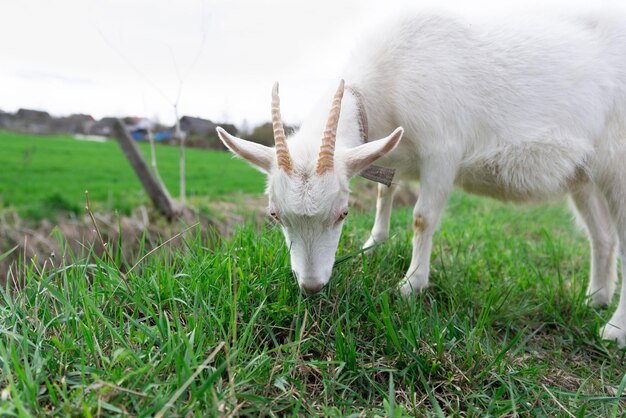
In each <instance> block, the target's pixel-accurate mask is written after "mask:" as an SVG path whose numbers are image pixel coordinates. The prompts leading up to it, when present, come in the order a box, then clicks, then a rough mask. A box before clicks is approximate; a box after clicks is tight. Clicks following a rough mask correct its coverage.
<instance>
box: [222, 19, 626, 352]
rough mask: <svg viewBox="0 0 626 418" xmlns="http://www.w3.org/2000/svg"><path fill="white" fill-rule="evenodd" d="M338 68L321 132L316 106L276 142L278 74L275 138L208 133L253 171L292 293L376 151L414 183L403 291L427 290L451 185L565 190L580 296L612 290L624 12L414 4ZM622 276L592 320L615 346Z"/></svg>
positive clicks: (333, 244) (620, 201)
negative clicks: (482, 14) (494, 14)
mask: <svg viewBox="0 0 626 418" xmlns="http://www.w3.org/2000/svg"><path fill="white" fill-rule="evenodd" d="M344 76H345V77H346V79H348V80H349V82H350V85H349V86H348V87H346V89H345V95H344V86H343V81H342V83H341V85H340V87H339V89H338V90H337V92H336V94H335V96H334V99H333V102H332V109H331V112H330V117H329V118H328V120H327V122H326V129H325V131H324V132H323V135H322V126H323V125H324V120H325V119H326V117H325V116H321V115H322V114H323V113H325V111H324V112H322V111H321V110H320V111H318V113H319V114H318V115H316V116H315V115H314V116H313V117H311V118H309V119H307V120H306V121H305V122H304V124H303V125H302V127H301V129H300V130H299V131H298V132H297V133H295V134H294V135H293V137H291V138H290V139H289V141H287V140H286V137H285V133H284V130H283V127H282V122H281V118H280V110H279V99H278V86H277V85H275V86H274V92H273V102H272V120H273V125H274V136H275V141H276V148H275V149H273V148H268V147H265V146H262V145H258V144H255V143H252V142H248V141H245V140H243V139H240V138H236V137H234V136H231V135H229V134H228V133H226V132H225V131H224V130H222V129H219V128H218V133H219V136H220V138H221V139H222V141H223V142H224V144H225V145H226V146H227V147H228V148H229V149H230V150H231V151H233V152H234V153H235V154H237V155H239V156H240V157H242V158H244V159H246V160H248V161H249V162H250V163H252V164H253V165H254V166H256V167H257V168H259V169H261V170H262V171H264V172H265V173H267V175H268V185H267V194H268V195H269V211H270V214H271V215H272V216H273V217H274V218H275V219H276V220H277V221H278V222H279V223H280V224H281V226H282V229H283V231H284V234H285V238H286V240H287V244H288V246H289V248H290V251H291V264H292V269H293V270H294V272H295V275H296V277H297V279H298V283H299V285H300V287H301V289H302V290H304V291H305V292H306V293H309V294H310V293H315V292H317V291H319V290H320V289H321V288H322V287H323V286H324V285H325V284H326V283H327V282H328V280H329V278H330V276H331V271H332V266H333V262H334V255H335V252H336V249H337V245H338V241H339V236H340V233H341V228H342V224H343V221H344V219H345V217H346V216H347V214H348V194H349V190H348V182H349V180H350V178H351V177H353V176H354V175H356V174H358V173H360V172H361V171H362V170H364V169H365V168H367V167H368V166H370V165H371V164H372V163H373V162H374V161H376V160H378V164H379V165H382V166H384V167H388V168H394V169H395V170H396V171H397V175H398V178H400V179H419V180H420V185H421V187H420V194H419V199H418V201H417V204H416V205H415V209H414V212H413V214H414V222H413V232H414V236H413V255H412V260H411V264H410V267H409V270H408V271H407V273H406V275H405V277H404V280H403V281H402V283H401V292H402V293H403V294H407V293H410V292H412V291H413V292H418V291H421V290H422V289H424V288H425V287H426V286H427V285H428V274H429V263H430V260H429V259H430V254H431V243H432V236H433V232H434V231H435V228H436V226H437V224H438V221H439V218H440V215H441V212H442V209H443V208H444V205H445V203H446V200H447V198H448V196H449V194H450V192H451V191H452V189H453V187H454V186H455V185H456V186H460V187H462V188H463V189H465V190H467V191H469V192H474V193H479V194H484V195H489V196H492V197H496V198H499V199H502V200H512V201H520V202H524V201H540V200H544V199H549V198H554V197H556V196H560V195H565V194H570V196H571V199H572V201H573V204H574V206H575V208H576V210H577V212H578V215H579V216H580V218H581V219H582V220H583V221H584V224H585V225H586V229H587V231H588V233H589V240H590V243H591V252H592V268H591V280H590V283H589V288H588V290H587V294H588V296H589V298H590V303H591V304H593V305H606V304H608V303H609V302H610V301H611V298H612V295H613V292H614V289H615V286H616V282H617V260H616V256H617V250H618V241H617V238H619V241H620V242H621V257H622V277H626V21H622V20H618V19H614V18H611V17H605V16H586V17H580V18H559V19H548V18H540V19H531V20H526V21H524V22H523V24H520V22H519V21H518V22H516V24H515V23H514V22H502V21H500V22H498V23H494V24H482V25H469V24H466V23H463V22H461V21H458V20H456V19H452V18H449V17H442V16H438V15H430V14H429V15H418V16H414V17H411V18H406V19H404V20H401V21H396V22H394V24H393V25H390V26H387V27H384V28H383V29H382V30H381V31H380V32H378V33H376V34H375V36H374V37H373V38H372V39H370V40H369V42H367V43H366V47H365V48H363V49H361V50H360V53H359V54H357V55H354V57H353V59H352V61H351V65H350V66H349V68H348V70H347V71H346V72H345V73H344ZM342 97H343V101H342ZM340 111H341V119H339V113H340ZM398 126H402V127H403V128H397V129H395V131H393V133H392V134H391V135H389V136H387V137H385V138H383V139H380V140H375V141H371V142H366V141H365V143H364V140H363V138H364V137H367V136H369V137H372V138H379V137H383V136H385V135H387V133H388V132H391V131H392V130H393V129H394V128H396V127H398ZM403 132H404V140H402V141H400V138H401V137H402V135H403ZM320 137H323V139H322V142H321V148H320V140H319V139H320ZM394 189H395V186H394V185H392V186H391V187H387V186H383V185H380V186H379V193H378V202H377V205H376V221H375V224H374V228H373V230H372V234H371V237H370V239H369V240H368V241H367V243H366V244H365V247H370V246H371V245H373V244H374V243H380V242H383V241H385V240H386V239H387V235H388V229H389V218H390V214H391V206H392V197H393V193H394ZM623 283H624V284H623V285H622V291H621V298H620V302H619V305H618V307H617V310H616V311H615V313H614V315H613V317H612V318H611V320H610V321H609V323H608V324H607V325H606V326H605V327H604V328H603V330H602V335H603V336H604V337H605V338H607V339H616V340H618V342H619V343H620V344H621V345H622V346H623V345H626V280H623Z"/></svg>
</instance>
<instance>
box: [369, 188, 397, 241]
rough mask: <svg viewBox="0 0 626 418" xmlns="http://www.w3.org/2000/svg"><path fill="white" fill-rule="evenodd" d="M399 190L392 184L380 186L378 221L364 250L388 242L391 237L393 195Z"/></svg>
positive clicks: (377, 200) (377, 202)
mask: <svg viewBox="0 0 626 418" xmlns="http://www.w3.org/2000/svg"><path fill="white" fill-rule="evenodd" d="M397 188H398V186H397V185H395V184H392V185H391V186H389V187H387V186H385V185H384V184H379V185H378V198H377V199H376V219H375V220H374V227H373V228H372V234H371V235H370V237H369V239H368V240H367V241H366V242H365V244H364V245H363V249H368V248H371V247H373V246H374V245H376V244H380V243H381V242H385V241H387V237H388V236H389V220H390V219H391V209H392V207H393V195H394V194H395V192H396V189H397Z"/></svg>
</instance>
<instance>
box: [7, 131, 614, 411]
mask: <svg viewBox="0 0 626 418" xmlns="http://www.w3.org/2000/svg"><path fill="white" fill-rule="evenodd" d="M16 144H18V145H16ZM0 146H1V147H3V148H2V152H0V164H1V166H2V168H3V169H2V171H0V179H1V181H2V183H0V184H2V186H1V188H0V193H2V199H3V202H4V204H5V205H10V206H13V207H15V208H16V209H17V210H19V211H23V212H22V213H26V214H28V213H30V212H31V211H34V213H35V214H36V213H41V210H43V209H42V207H41V206H38V205H39V204H38V203H37V202H41V201H43V202H45V201H46V198H47V197H49V196H55V195H58V196H60V197H61V198H62V202H64V203H63V205H70V206H71V205H76V207H77V208H78V209H77V210H80V208H82V206H83V191H84V189H89V190H90V196H92V199H93V200H95V201H97V202H98V205H99V207H100V208H104V209H111V208H116V207H118V205H119V207H127V208H129V210H130V208H131V207H132V205H134V204H135V203H136V202H138V201H141V202H145V201H146V199H145V197H144V196H143V193H142V192H141V187H140V185H139V183H138V181H137V180H136V179H135V177H134V174H133V173H132V171H131V170H130V168H128V165H127V163H126V161H125V160H124V158H123V156H122V154H121V152H120V151H119V147H118V146H117V144H116V143H114V142H112V143H106V144H97V143H96V144H94V143H83V142H77V141H74V140H72V139H70V138H62V137H60V138H37V137H35V138H33V137H25V136H14V135H13V134H0ZM144 151H145V148H144ZM158 153H159V164H160V167H162V169H161V170H162V171H161V172H162V176H163V177H164V179H166V182H167V183H168V187H170V190H171V191H172V193H176V190H177V170H178V168H177V167H178V165H177V164H178V163H177V155H178V150H177V149H176V148H166V147H160V148H159V150H158ZM10 155H12V157H9V156H10ZM7 167H8V169H7ZM188 167H189V173H190V174H189V189H190V190H194V191H195V193H197V194H202V193H204V194H207V195H209V196H211V197H214V198H217V199H221V198H226V199H227V198H228V192H229V191H231V190H235V189H237V188H239V187H248V188H247V189H243V191H245V192H250V193H258V192H260V191H261V190H262V187H263V178H262V176H261V175H259V174H258V173H257V172H255V171H254V170H252V169H249V168H248V167H247V166H246V164H245V163H243V162H241V161H236V160H233V159H232V158H231V157H230V156H229V155H228V154H226V153H212V152H206V151H194V150H189V158H188ZM114 179H115V180H114ZM112 182H114V183H113V184H111V183H112ZM237 182H239V183H237ZM5 184H8V186H10V187H5ZM129 195H130V197H129ZM55 199H56V198H53V199H52V201H54V200H55ZM74 199H75V200H74ZM68 202H69V203H68ZM44 208H45V207H44ZM44 213H47V212H44ZM372 214H373V208H371V209H370V210H369V211H368V212H367V213H359V211H353V212H352V213H351V214H350V216H349V217H348V219H347V221H346V226H345V230H344V233H343V236H342V239H341V243H340V248H339V251H338V259H337V263H336V267H335V273H334V276H333V278H332V280H331V282H330V284H329V285H328V286H327V287H326V288H325V289H324V291H323V292H322V293H321V294H320V295H318V296H316V297H303V296H302V295H301V294H300V292H299V290H298V287H297V284H296V281H295V279H294V278H293V277H292V274H291V271H290V268H289V254H288V249H287V248H286V246H285V244H284V240H283V238H282V236H281V233H280V231H279V230H278V228H259V227H258V226H255V225H250V226H242V228H241V229H240V230H239V231H238V232H237V233H236V234H235V236H234V237H232V239H230V240H223V241H219V242H217V243H216V246H215V248H212V249H209V248H207V247H206V244H205V242H206V236H203V235H202V234H200V233H199V232H198V231H193V232H189V233H188V234H187V236H186V238H185V245H184V246H183V248H179V249H177V250H175V251H173V252H168V251H165V250H164V249H163V250H159V251H156V252H155V253H153V254H151V255H149V256H148V257H147V258H145V259H144V260H143V261H142V262H141V263H140V264H139V265H138V266H137V267H136V268H135V269H131V266H130V265H128V266H124V267H125V269H124V270H125V271H129V270H130V272H128V273H127V280H128V281H127V282H126V281H124V280H123V278H122V277H121V274H120V273H119V270H118V266H116V265H114V264H113V263H112V262H110V261H102V260H100V261H99V262H97V263H95V264H90V265H86V264H85V263H84V262H83V261H82V260H79V259H74V260H73V262H71V263H67V264H65V265H61V266H58V268H57V269H55V270H53V271H52V272H48V273H45V274H42V273H39V272H38V271H37V269H36V268H34V267H33V266H32V265H31V264H29V263H25V264H22V265H21V266H20V268H19V269H18V272H19V274H20V275H21V278H22V279H23V280H24V281H25V286H24V288H23V289H22V290H21V291H19V292H11V291H8V290H6V289H4V290H0V301H1V302H0V370H1V372H0V415H14V416H30V415H33V416H79V415H81V416H152V415H156V414H158V413H159V412H162V413H163V415H162V416H173V415H178V416H193V415H195V416H219V415H226V414H233V415H237V414H241V415H243V416H259V415H272V414H274V415H275V416H282V415H305V416H319V415H325V416H346V415H351V414H354V415H366V416H373V415H379V416H393V417H399V416H576V417H583V416H585V417H586V416H598V417H618V416H623V414H624V413H626V397H625V396H624V393H625V392H624V388H625V387H626V375H625V373H624V370H625V369H626V361H625V359H624V353H625V352H624V350H618V349H616V348H615V347H614V346H613V345H611V344H607V343H605V342H602V341H600V340H599V338H598V330H599V328H600V326H601V325H603V324H604V322H605V321H606V320H607V319H608V318H609V317H610V314H611V312H612V309H613V308H614V305H613V306H612V307H611V308H609V309H593V308H589V307H587V306H586V304H585V297H584V294H585V286H586V282H587V277H588V274H589V259H588V257H589V255H588V252H589V250H588V246H587V243H586V239H585V237H584V235H583V234H582V233H580V232H579V231H577V230H576V229H575V228H574V227H573V226H572V222H571V215H570V214H569V212H568V211H567V210H566V208H565V206H564V205H563V204H560V203H556V204H549V205H542V206H525V207H521V208H520V207H515V206H513V205H504V204H501V203H498V202H495V201H493V200H489V199H482V198H477V197H471V196H467V195H465V194H462V193H455V194H454V195H453V197H452V199H451V201H450V202H449V204H448V206H447V209H446V212H445V214H444V217H443V220H442V224H441V227H440V230H439V231H438V232H437V234H436V235H435V239H434V244H433V256H432V273H431V282H432V286H431V288H429V289H428V290H427V291H426V292H424V293H423V294H422V295H419V296H417V297H415V298H409V299H402V298H399V297H398V295H397V294H396V292H395V291H394V287H395V285H396V283H397V282H398V280H399V279H400V278H401V276H402V275H403V274H404V272H405V270H406V269H407V267H408V265H409V262H410V252H411V248H410V240H411V237H410V233H409V231H410V225H411V209H410V208H404V209H399V210H396V211H395V212H394V216H393V218H392V226H391V239H390V242H388V243H387V244H384V245H381V246H379V247H378V248H377V249H376V251H375V252H374V253H373V254H372V255H368V256H365V257H361V256H360V255H359V248H360V245H361V244H362V243H363V242H364V241H365V239H366V238H367V235H368V233H369V229H370V228H371V224H372ZM62 259H63V258H62V257H59V258H57V260H62Z"/></svg>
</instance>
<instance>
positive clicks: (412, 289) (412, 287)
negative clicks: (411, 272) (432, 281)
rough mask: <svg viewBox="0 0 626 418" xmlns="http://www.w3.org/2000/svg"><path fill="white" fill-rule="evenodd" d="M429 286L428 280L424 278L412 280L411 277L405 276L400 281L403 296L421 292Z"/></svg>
mask: <svg viewBox="0 0 626 418" xmlns="http://www.w3.org/2000/svg"><path fill="white" fill-rule="evenodd" d="M427 287H428V281H427V280H426V281H424V280H412V279H410V278H408V277H407V278H405V279H404V280H402V282H400V286H399V290H400V294H401V295H402V296H410V295H413V294H418V293H421V292H422V291H423V290H424V289H426V288H427Z"/></svg>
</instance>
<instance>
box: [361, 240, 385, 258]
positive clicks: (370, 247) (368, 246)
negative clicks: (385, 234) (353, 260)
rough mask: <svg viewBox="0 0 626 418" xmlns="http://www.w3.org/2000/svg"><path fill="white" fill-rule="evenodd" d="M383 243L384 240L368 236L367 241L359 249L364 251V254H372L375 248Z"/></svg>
mask: <svg viewBox="0 0 626 418" xmlns="http://www.w3.org/2000/svg"><path fill="white" fill-rule="evenodd" d="M383 242H385V240H384V239H374V237H372V236H370V237H369V238H368V240H367V241H365V244H363V247H361V249H362V250H364V252H365V254H370V253H372V252H374V250H375V249H376V247H377V246H378V245H380V244H382V243H383Z"/></svg>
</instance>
